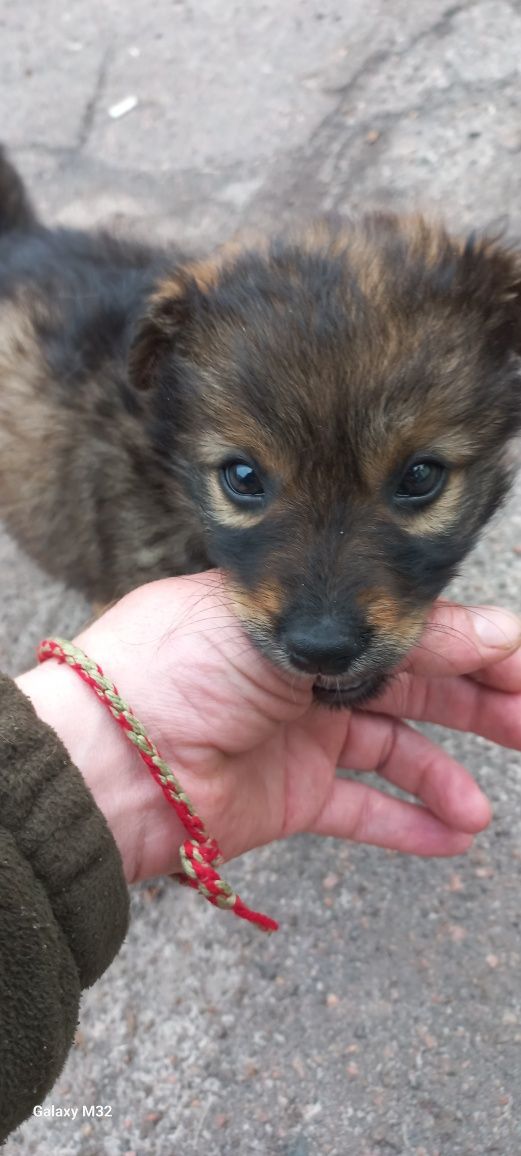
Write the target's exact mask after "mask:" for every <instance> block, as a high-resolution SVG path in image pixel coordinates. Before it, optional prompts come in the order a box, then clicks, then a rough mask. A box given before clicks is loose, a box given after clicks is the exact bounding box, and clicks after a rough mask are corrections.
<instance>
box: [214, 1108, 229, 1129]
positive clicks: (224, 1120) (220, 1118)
mask: <svg viewBox="0 0 521 1156" xmlns="http://www.w3.org/2000/svg"><path fill="white" fill-rule="evenodd" d="M214 1123H215V1127H216V1128H226V1125H227V1124H229V1123H230V1117H229V1116H227V1115H226V1113H225V1112H219V1114H218V1115H217V1116H216V1117H215V1120H214Z"/></svg>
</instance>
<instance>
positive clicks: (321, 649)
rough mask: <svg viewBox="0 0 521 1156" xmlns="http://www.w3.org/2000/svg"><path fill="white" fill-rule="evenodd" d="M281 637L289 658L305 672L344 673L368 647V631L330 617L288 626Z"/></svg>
mask: <svg viewBox="0 0 521 1156" xmlns="http://www.w3.org/2000/svg"><path fill="white" fill-rule="evenodd" d="M280 641H281V642H282V644H283V646H284V648H285V650H286V653H287V655H288V658H289V660H290V662H291V663H292V664H293V666H295V667H297V669H298V670H302V671H305V672H306V674H331V675H334V674H345V673H346V671H347V670H348V669H349V667H350V666H351V663H352V662H354V660H355V658H359V657H360V655H361V654H363V652H364V650H365V649H366V646H367V642H368V639H367V637H366V632H362V631H360V630H357V629H355V628H353V630H350V631H349V630H346V629H345V627H344V628H343V629H342V628H340V627H339V625H338V623H335V622H333V621H332V620H331V619H326V620H325V621H322V622H316V623H314V624H313V625H312V626H307V627H305V628H304V627H297V626H294V627H293V628H291V629H286V630H285V631H284V632H283V634H282V636H281V639H280Z"/></svg>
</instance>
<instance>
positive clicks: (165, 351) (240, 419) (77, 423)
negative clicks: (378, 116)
mask: <svg viewBox="0 0 521 1156" xmlns="http://www.w3.org/2000/svg"><path fill="white" fill-rule="evenodd" d="M0 234H1V236H0V514H1V515H2V516H3V517H4V518H5V521H6V523H7V525H8V526H9V527H10V528H11V530H12V531H13V533H14V534H15V535H16V536H17V537H18V538H19V540H20V541H21V542H22V543H23V544H24V546H25V547H26V548H27V549H28V550H29V551H30V553H31V554H32V555H33V556H34V557H35V558H36V559H37V560H38V561H39V562H41V563H42V564H43V565H44V566H46V567H47V569H48V570H49V571H50V572H51V573H53V574H55V575H58V576H59V577H61V578H63V579H65V580H66V581H67V582H69V583H72V584H74V585H76V586H78V587H80V588H81V589H82V590H83V591H85V593H86V594H87V595H88V596H90V597H91V598H95V599H97V600H101V601H109V600H112V599H114V598H117V597H119V596H120V595H122V594H124V593H125V591H127V590H128V589H129V588H131V587H134V586H137V585H139V584H140V583H142V582H146V581H149V580H151V579H154V578H159V577H162V576H166V575H173V574H185V573H190V572H195V571H198V570H203V569H206V568H208V567H212V566H218V567H222V568H223V570H224V572H225V574H226V575H227V580H228V583H229V587H230V590H231V591H232V596H233V598H234V602H235V606H236V608H237V612H238V614H239V615H240V617H241V619H242V620H243V622H244V623H245V625H246V627H247V629H248V631H249V633H250V635H251V636H252V638H253V639H254V640H255V642H256V643H257V644H258V645H259V646H260V647H261V648H262V649H263V651H264V652H265V653H266V654H267V655H268V656H269V657H270V658H271V659H272V660H274V661H275V662H277V663H280V664H281V665H283V666H284V667H286V668H287V669H288V670H291V671H295V672H304V673H306V674H307V675H311V676H312V677H314V693H315V696H316V698H317V700H319V701H320V702H323V703H326V704H329V705H353V704H355V703H359V702H361V701H363V700H365V699H367V698H369V697H370V696H372V695H374V694H376V693H377V692H378V691H379V690H380V689H381V687H382V686H383V685H384V683H385V681H386V680H387V679H388V677H389V675H390V673H391V672H392V670H393V668H394V667H395V666H396V665H397V664H398V663H399V662H400V661H401V660H402V659H403V657H404V655H405V654H406V653H407V651H408V650H409V648H410V647H411V646H412V645H413V643H414V642H415V641H416V639H417V638H418V636H419V634H420V632H421V630H422V627H423V624H424V622H425V618H426V615H427V613H428V610H429V607H430V605H431V603H432V601H433V599H435V598H436V597H437V595H439V593H440V591H441V590H442V589H443V587H444V586H445V585H446V583H447V582H448V580H449V579H450V578H452V576H453V575H454V574H455V572H456V571H457V569H458V566H459V565H460V563H461V561H462V559H463V558H464V557H465V555H466V554H467V552H468V550H469V549H470V548H471V547H472V546H473V544H474V543H475V541H476V538H477V536H478V534H479V532H480V530H481V529H482V527H483V526H484V525H485V523H486V522H487V520H488V519H489V518H490V516H491V514H492V513H493V511H494V510H495V509H496V508H497V506H498V505H499V503H500V502H501V500H502V498H503V497H504V495H505V493H506V491H507V488H508V484H509V470H508V465H507V454H506V447H507V443H508V442H509V439H511V438H512V436H513V434H514V433H516V432H517V431H518V429H519V428H520V426H521V381H520V361H519V355H520V354H521V259H520V256H519V255H518V254H516V253H513V252H510V251H508V250H506V249H504V248H502V247H501V245H500V244H499V243H497V242H496V240H494V239H490V238H489V239H483V238H482V239H475V238H473V237H469V238H468V239H466V240H460V239H458V238H451V237H450V236H448V235H447V233H446V232H445V231H444V230H443V229H442V228H440V227H438V226H432V225H430V224H429V223H427V222H426V221H425V220H423V219H422V218H421V217H414V218H406V219H400V218H397V217H394V216H391V215H383V214H379V213H372V214H369V215H367V216H364V217H363V218H362V219H361V220H360V221H359V222H358V223H357V224H354V225H352V224H346V223H342V222H336V221H333V222H331V221H320V222H318V223H317V224H316V225H314V226H312V227H311V228H308V229H306V230H304V231H302V232H301V233H300V234H296V235H295V236H293V237H285V238H279V239H275V240H273V241H271V242H259V243H256V244H253V245H251V246H245V247H241V246H239V245H234V246H230V247H228V248H226V247H224V248H223V249H222V250H221V251H218V252H217V254H216V255H215V256H213V257H210V258H209V259H208V260H194V259H189V258H188V257H183V256H182V255H180V254H179V253H169V252H164V251H159V250H156V249H154V248H152V247H145V246H141V245H138V244H135V243H134V242H133V241H132V240H129V241H122V240H120V239H117V238H115V237H111V236H109V235H108V234H106V233H99V234H97V235H94V236H89V235H86V234H83V233H79V232H75V231H71V230H65V229H54V230H49V229H46V228H44V227H43V226H42V225H41V224H39V223H38V221H37V219H36V217H35V214H34V212H33V210H32V208H31V205H30V203H29V200H28V198H27V196H26V193H25V191H24V189H23V186H22V183H21V181H20V179H19V177H18V175H17V174H16V172H15V171H14V169H13V168H12V167H11V165H10V164H9V162H8V161H7V158H6V157H5V155H2V157H1V160H0Z"/></svg>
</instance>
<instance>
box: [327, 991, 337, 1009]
mask: <svg viewBox="0 0 521 1156" xmlns="http://www.w3.org/2000/svg"><path fill="white" fill-rule="evenodd" d="M339 1003H340V1000H339V998H338V996H337V995H335V993H334V992H333V991H330V992H329V993H328V995H327V996H326V1004H327V1006H328V1007H337V1006H338V1004H339Z"/></svg>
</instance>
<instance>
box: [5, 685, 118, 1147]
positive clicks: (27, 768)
mask: <svg viewBox="0 0 521 1156" xmlns="http://www.w3.org/2000/svg"><path fill="white" fill-rule="evenodd" d="M127 926H128V892H127V888H126V885H125V880H124V876H123V868H122V863H121V859H120V856H119V852H118V850H117V847H116V844H115V842H114V840H113V838H112V835H111V833H110V831H109V829H108V826H107V824H106V822H105V819H104V817H103V815H102V814H101V812H100V811H99V809H98V808H97V806H96V804H95V802H94V800H93V798H92V796H91V794H90V792H89V790H88V788H87V787H86V785H85V783H84V781H83V779H82V776H81V775H80V773H79V771H78V770H76V768H75V767H74V766H73V764H72V763H71V762H70V759H69V757H68V755H67V752H66V750H65V748H64V747H63V746H62V744H61V743H60V741H59V739H58V737H57V735H56V734H55V733H54V731H53V730H51V728H50V727H48V726H46V725H45V724H44V723H42V722H41V721H40V720H39V719H38V718H37V716H36V714H35V712H34V710H33V707H32V705H31V703H30V702H29V701H28V699H27V698H26V697H25V696H24V695H23V694H22V693H21V691H19V690H18V688H17V687H16V685H15V684H14V683H13V682H12V681H11V680H10V679H8V678H5V677H4V676H2V675H0V1143H2V1141H3V1140H5V1138H6V1136H7V1135H8V1133H9V1132H10V1131H12V1129H13V1128H16V1127H17V1126H18V1124H20V1123H21V1122H22V1121H23V1120H24V1119H25V1118H26V1117H27V1116H28V1115H30V1113H31V1111H32V1108H33V1106H34V1105H35V1104H38V1103H41V1101H42V1100H43V1099H44V1098H45V1096H46V1095H47V1093H48V1092H49V1091H50V1089H51V1087H52V1085H53V1083H54V1082H55V1080H56V1079H57V1077H58V1075H59V1073H60V1071H61V1069H62V1067H63V1064H64V1062H65V1059H66V1057H67V1053H68V1051H69V1048H70V1046H71V1044H72V1041H73V1038H74V1033H75V1030H76V1025H77V1020H78V1009H79V1000H80V993H81V990H82V988H84V987H89V986H90V984H92V983H94V981H95V980H96V979H97V978H98V977H99V976H100V975H101V974H102V972H103V971H104V970H105V968H106V967H108V965H109V963H110V962H111V960H112V959H113V958H114V955H115V954H116V952H117V951H118V950H119V947H120V946H121V943H122V941H123V939H124V937H125V934H126V930H127Z"/></svg>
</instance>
